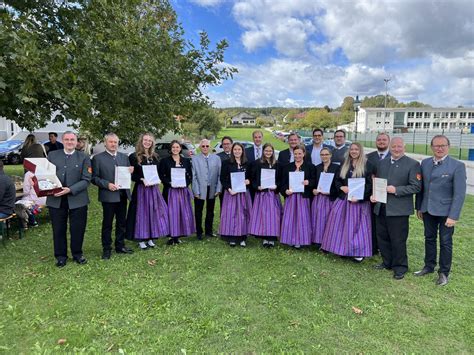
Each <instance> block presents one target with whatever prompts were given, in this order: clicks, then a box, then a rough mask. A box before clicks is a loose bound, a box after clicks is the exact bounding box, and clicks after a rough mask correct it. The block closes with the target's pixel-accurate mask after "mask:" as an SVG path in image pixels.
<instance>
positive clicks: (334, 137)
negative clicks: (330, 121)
mask: <svg viewBox="0 0 474 355" xmlns="http://www.w3.org/2000/svg"><path fill="white" fill-rule="evenodd" d="M334 138H344V136H334Z"/></svg>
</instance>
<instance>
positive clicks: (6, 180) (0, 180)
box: [0, 160, 16, 218]
mask: <svg viewBox="0 0 474 355" xmlns="http://www.w3.org/2000/svg"><path fill="white" fill-rule="evenodd" d="M15 198H16V191H15V184H14V183H13V181H12V179H10V177H9V176H7V175H5V173H4V172H3V161H1V160H0V218H5V217H8V216H11V215H12V214H13V209H14V207H15Z"/></svg>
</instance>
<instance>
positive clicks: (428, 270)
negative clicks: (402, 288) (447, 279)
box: [413, 266, 434, 276]
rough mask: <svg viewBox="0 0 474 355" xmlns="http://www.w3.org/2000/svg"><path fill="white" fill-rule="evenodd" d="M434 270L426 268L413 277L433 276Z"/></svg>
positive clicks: (415, 273)
mask: <svg viewBox="0 0 474 355" xmlns="http://www.w3.org/2000/svg"><path fill="white" fill-rule="evenodd" d="M433 272H434V270H431V269H428V268H427V267H426V266H425V267H424V268H423V269H421V270H420V271H417V272H414V273H413V275H415V276H425V275H427V274H432V273H433Z"/></svg>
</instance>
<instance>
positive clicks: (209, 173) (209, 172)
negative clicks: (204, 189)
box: [206, 157, 211, 186]
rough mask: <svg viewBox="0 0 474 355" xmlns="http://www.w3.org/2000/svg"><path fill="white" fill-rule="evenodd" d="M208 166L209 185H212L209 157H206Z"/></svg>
mask: <svg viewBox="0 0 474 355" xmlns="http://www.w3.org/2000/svg"><path fill="white" fill-rule="evenodd" d="M206 168H207V186H210V185H211V171H210V170H209V157H206Z"/></svg>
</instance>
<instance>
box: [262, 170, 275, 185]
mask: <svg viewBox="0 0 474 355" xmlns="http://www.w3.org/2000/svg"><path fill="white" fill-rule="evenodd" d="M275 171H276V170H275V169H262V170H261V175H260V187H261V188H262V189H273V188H274V187H275V185H276V184H275Z"/></svg>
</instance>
